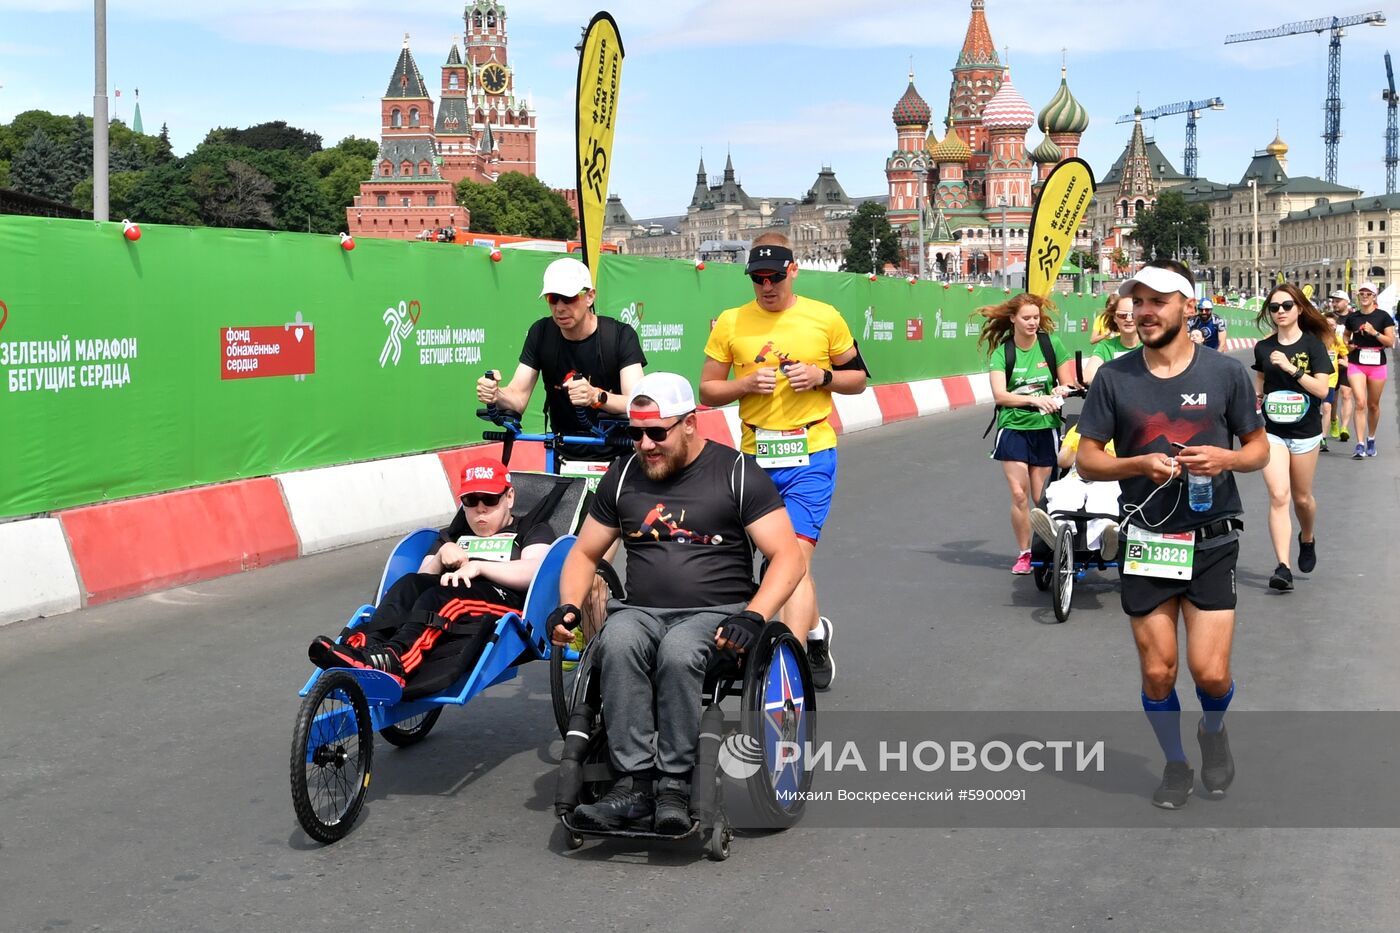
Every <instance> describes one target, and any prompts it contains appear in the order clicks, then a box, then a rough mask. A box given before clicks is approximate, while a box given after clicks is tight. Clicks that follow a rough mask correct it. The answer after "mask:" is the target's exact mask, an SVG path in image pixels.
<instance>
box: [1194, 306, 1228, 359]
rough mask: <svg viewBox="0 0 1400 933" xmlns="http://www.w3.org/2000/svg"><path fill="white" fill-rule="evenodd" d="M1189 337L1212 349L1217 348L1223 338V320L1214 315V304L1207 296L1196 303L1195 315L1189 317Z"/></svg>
mask: <svg viewBox="0 0 1400 933" xmlns="http://www.w3.org/2000/svg"><path fill="white" fill-rule="evenodd" d="M1190 330H1191V333H1190V335H1189V336H1190V338H1191V340H1192V341H1193V342H1195V343H1199V344H1200V345H1201V346H1203V347H1210V349H1212V350H1219V349H1220V344H1221V341H1223V340H1224V339H1225V322H1224V321H1222V320H1221V319H1220V318H1218V317H1216V316H1215V304H1214V303H1213V302H1212V301H1211V300H1210V299H1209V298H1202V299H1201V300H1200V301H1199V302H1198V303H1197V304H1196V316H1195V317H1194V318H1192V319H1191V324H1190Z"/></svg>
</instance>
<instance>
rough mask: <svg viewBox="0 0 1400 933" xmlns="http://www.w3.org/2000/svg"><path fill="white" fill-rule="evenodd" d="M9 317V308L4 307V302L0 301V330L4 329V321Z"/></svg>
mask: <svg viewBox="0 0 1400 933" xmlns="http://www.w3.org/2000/svg"><path fill="white" fill-rule="evenodd" d="M9 319H10V309H9V308H7V307H5V302H3V301H0V330H4V329H5V322H6V321H8V320H9Z"/></svg>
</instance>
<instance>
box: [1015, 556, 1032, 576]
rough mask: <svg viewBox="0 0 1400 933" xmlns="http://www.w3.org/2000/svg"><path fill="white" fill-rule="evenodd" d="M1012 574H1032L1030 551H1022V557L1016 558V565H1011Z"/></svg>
mask: <svg viewBox="0 0 1400 933" xmlns="http://www.w3.org/2000/svg"><path fill="white" fill-rule="evenodd" d="M1011 572H1012V573H1021V574H1025V573H1030V572H1031V552H1030V551H1022V552H1021V556H1020V557H1018V558H1016V563H1014V564H1012V565H1011Z"/></svg>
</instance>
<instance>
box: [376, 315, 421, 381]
mask: <svg viewBox="0 0 1400 933" xmlns="http://www.w3.org/2000/svg"><path fill="white" fill-rule="evenodd" d="M416 305H418V301H417V299H414V301H413V302H412V305H410V303H409V302H406V301H400V302H399V306H398V307H397V308H385V309H384V323H385V324H387V325H388V327H389V336H388V337H387V338H386V339H385V341H384V349H383V350H380V351H379V368H380V369H383V368H384V367H385V366H386V365H388V362H389V358H390V357H393V360H394V365H395V366H397V365H399V357H400V356H401V355H402V353H403V339H404V338H405V337H407V336H408V335H409V334H411V333H413V325H415V324H417V323H418V314H422V310H421V307H420V308H419V309H418V314H412V313H410V308H411V307H412V306H416Z"/></svg>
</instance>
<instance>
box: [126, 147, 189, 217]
mask: <svg viewBox="0 0 1400 933" xmlns="http://www.w3.org/2000/svg"><path fill="white" fill-rule="evenodd" d="M140 175H141V177H140V178H139V179H137V180H136V182H135V184H134V185H133V186H132V191H131V195H130V199H129V201H128V208H127V216H128V217H130V218H131V219H132V220H138V221H142V222H144V223H152V224H185V225H188V226H199V225H200V219H199V205H198V204H197V203H196V202H195V199H194V193H193V192H192V191H191V190H190V178H189V170H188V169H187V168H186V166H185V165H184V164H182V162H179V161H177V162H168V163H166V164H164V165H157V166H156V167H155V168H152V169H150V170H149V171H145V172H141V173H140Z"/></svg>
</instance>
